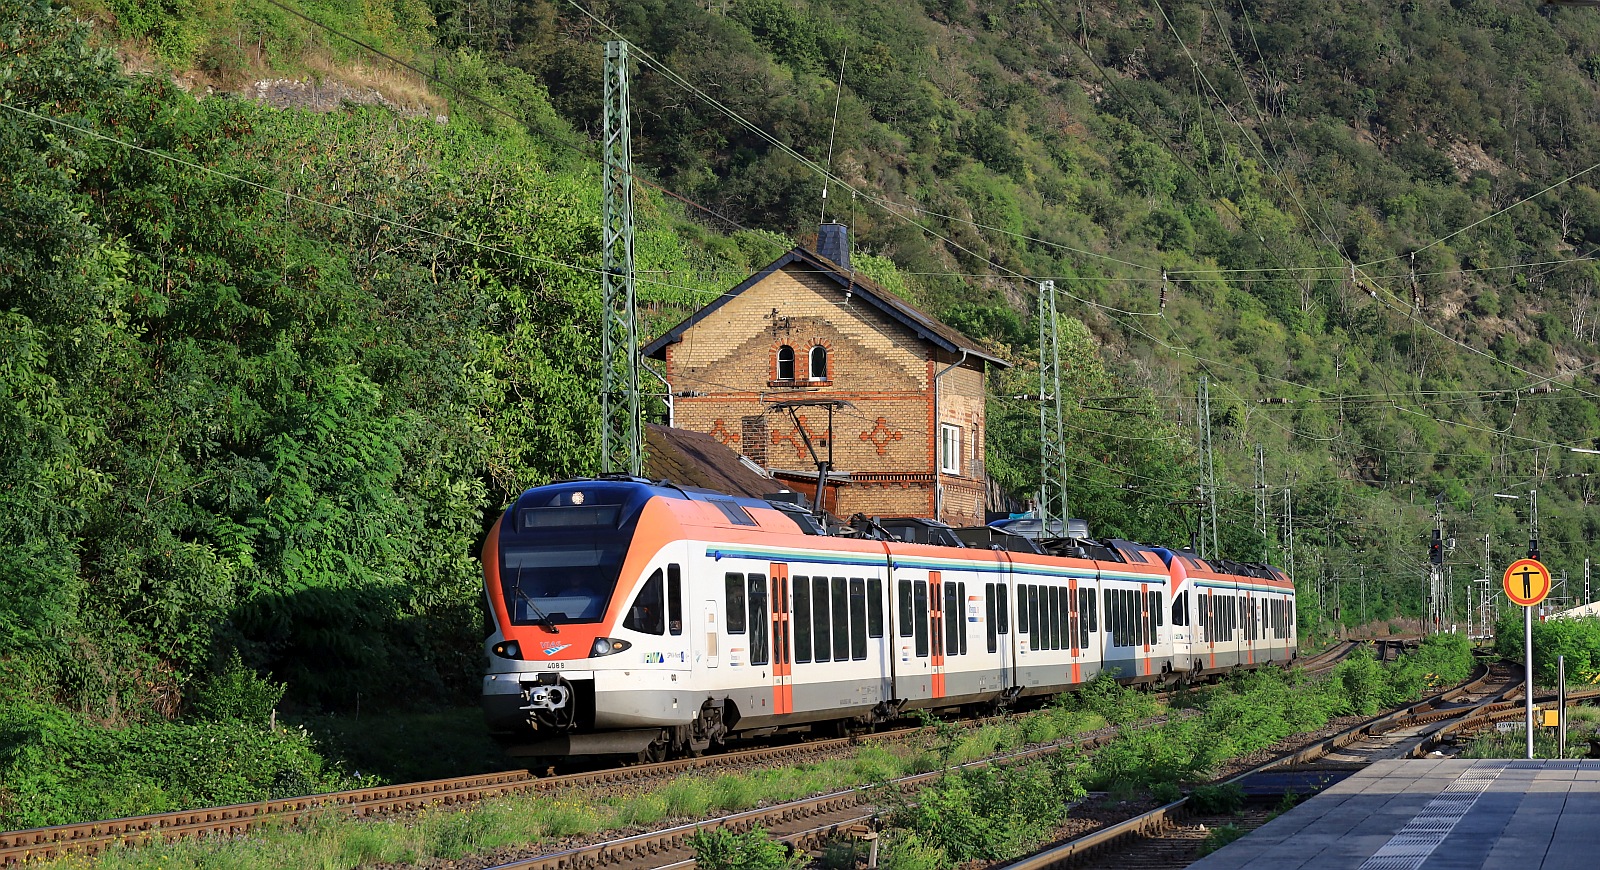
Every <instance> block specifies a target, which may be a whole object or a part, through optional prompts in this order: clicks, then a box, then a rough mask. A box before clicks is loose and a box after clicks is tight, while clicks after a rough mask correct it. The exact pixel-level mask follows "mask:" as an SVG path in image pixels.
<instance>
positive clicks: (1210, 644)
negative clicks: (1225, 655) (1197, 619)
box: [1205, 589, 1217, 668]
mask: <svg viewBox="0 0 1600 870" xmlns="http://www.w3.org/2000/svg"><path fill="white" fill-rule="evenodd" d="M1205 605H1206V667H1207V668H1215V667H1216V666H1217V596H1216V594H1215V593H1214V592H1213V591H1212V590H1210V589H1207V590H1206V596H1205Z"/></svg>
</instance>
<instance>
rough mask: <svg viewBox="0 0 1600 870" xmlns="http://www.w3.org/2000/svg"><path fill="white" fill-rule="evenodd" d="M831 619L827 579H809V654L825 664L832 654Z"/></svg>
mask: <svg viewBox="0 0 1600 870" xmlns="http://www.w3.org/2000/svg"><path fill="white" fill-rule="evenodd" d="M832 619H833V617H832V615H831V613H830V611H829V608H828V578H826V577H812V578H811V639H812V641H813V644H812V648H811V654H812V656H814V657H815V658H816V660H817V661H819V662H825V661H827V660H828V659H829V657H830V656H831V655H832V654H833V632H832V631H830V630H829V628H828V626H829V625H830V624H831V620H832Z"/></svg>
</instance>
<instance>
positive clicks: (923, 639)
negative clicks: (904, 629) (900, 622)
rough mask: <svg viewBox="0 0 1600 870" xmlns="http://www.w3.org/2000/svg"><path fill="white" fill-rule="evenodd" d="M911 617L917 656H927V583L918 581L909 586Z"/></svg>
mask: <svg viewBox="0 0 1600 870" xmlns="http://www.w3.org/2000/svg"><path fill="white" fill-rule="evenodd" d="M911 615H912V616H914V617H915V619H914V620H912V621H913V622H914V623H916V634H917V644H916V647H917V655H918V656H926V655H927V654H928V581H926V580H918V581H917V582H915V583H913V584H911Z"/></svg>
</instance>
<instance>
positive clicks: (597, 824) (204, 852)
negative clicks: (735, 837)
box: [39, 707, 1104, 870]
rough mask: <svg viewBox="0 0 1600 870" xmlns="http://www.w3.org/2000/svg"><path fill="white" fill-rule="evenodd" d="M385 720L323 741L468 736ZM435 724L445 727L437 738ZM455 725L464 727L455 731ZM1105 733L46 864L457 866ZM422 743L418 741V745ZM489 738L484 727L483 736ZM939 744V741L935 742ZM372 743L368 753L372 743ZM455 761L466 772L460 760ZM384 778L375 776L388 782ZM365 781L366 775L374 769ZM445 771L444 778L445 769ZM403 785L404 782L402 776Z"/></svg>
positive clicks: (532, 799) (866, 752)
mask: <svg viewBox="0 0 1600 870" xmlns="http://www.w3.org/2000/svg"><path fill="white" fill-rule="evenodd" d="M438 715H439V718H438V719H437V720H435V719H432V718H430V717H408V718H405V719H395V718H393V717H390V718H388V719H384V720H374V721H373V722H372V723H371V724H370V726H369V728H368V729H361V728H357V727H356V725H355V723H354V722H353V721H345V720H327V721H319V722H313V723H312V727H316V728H319V729H321V731H322V734H323V737H324V739H329V734H330V733H335V732H336V733H338V734H341V735H342V736H343V737H344V738H346V739H348V740H349V741H350V742H349V743H348V744H336V745H343V746H344V749H345V751H350V752H357V751H358V750H359V752H360V753H365V755H358V756H357V757H368V756H370V757H372V758H380V757H383V756H382V753H385V752H391V751H394V750H395V748H396V747H411V748H410V750H409V751H408V753H407V754H412V755H426V754H427V751H426V750H425V749H424V748H423V747H425V746H426V745H431V744H432V743H434V742H438V743H441V744H443V743H446V742H448V741H449V740H450V739H451V737H450V735H451V734H452V733H453V729H454V728H456V727H464V726H461V725H460V723H459V722H458V721H457V719H458V717H457V716H456V715H455V714H438ZM430 722H435V723H436V724H438V725H440V729H441V730H440V731H438V732H437V733H428V732H427V726H428V724H429V723H430ZM452 723H455V724H452ZM1103 724H1104V719H1103V718H1101V717H1099V716H1097V715H1095V714H1090V713H1083V712H1079V711H1073V710H1069V709H1067V708H1066V707H1054V708H1051V709H1048V710H1044V711H1040V712H1038V713H1034V714H1031V715H1028V716H1019V717H1014V718H1012V719H1009V720H1006V721H1004V722H1000V723H997V724H990V725H985V726H982V727H980V728H974V729H960V730H959V731H958V733H956V734H954V735H953V736H952V737H951V738H950V745H949V746H936V745H932V740H930V741H928V742H925V743H924V745H917V744H915V743H906V744H898V745H893V746H878V745H874V746H864V747H861V748H860V749H858V750H857V751H856V753H855V754H854V755H853V756H851V757H849V758H844V759H832V760H827V761H821V762H817V763H814V764H803V765H796V766H793V767H784V768H778V769H773V770H761V771H753V772H749V773H739V774H692V775H686V776H682V777H679V778H677V779H675V780H672V781H671V782H668V783H666V784H664V785H662V786H660V787H659V788H655V789H652V790H649V791H645V792H640V793H637V794H632V795H627V796H619V797H608V798H585V797H579V796H576V795H573V796H565V797H561V798H552V797H551V796H549V795H529V796H523V795H513V796H508V797H503V798H496V799H492V800H488V801H484V802H483V803H480V804H476V805H474V806H472V807H469V808H466V809H454V808H445V807H437V808H432V809H427V810H423V811H421V812H418V813H416V814H413V815H407V816H402V817H396V818H393V819H379V820H355V819H347V818H343V817H341V816H339V815H337V814H336V813H334V812H329V813H328V814H326V815H324V816H321V817H318V818H317V819H316V820H314V821H313V822H311V823H310V824H307V825H304V826H300V827H290V826H280V827H268V828H266V829H264V830H262V831H261V832H260V833H259V834H254V835H252V836H251V837H250V838H248V839H236V840H227V839H207V840H184V841H180V842H177V843H172V844H168V845H157V846H147V847H141V848H137V849H118V850H113V851H111V852H108V853H106V854H103V855H100V856H97V857H94V858H87V857H68V858H63V859H60V860H57V861H54V862H50V863H47V864H42V865H39V866H41V867H56V868H66V867H71V868H96V870H154V868H161V870H190V868H193V870H200V868H206V870H211V868H219V870H256V868H277V867H312V868H345V867H357V866H365V865H372V864H388V863H415V862H420V861H427V860H453V859H458V858H460V857H462V856H465V855H470V854H481V853H485V852H492V851H494V850H496V849H501V848H506V847H512V846H516V847H527V846H533V845H537V844H538V843H540V842H544V841H549V840H555V839H559V838H563V837H569V836H573V835H577V834H594V833H599V832H603V831H612V830H620V829H624V828H629V827H649V826H658V825H660V824H662V823H664V822H668V821H670V820H689V819H696V818H703V817H705V816H708V815H713V814H718V813H731V812H738V811H741V810H747V809H750V808H752V807H755V806H757V805H758V804H761V803H763V802H778V801H786V800H793V799H796V798H800V797H804V796H806V795H810V794H818V793H825V792H831V791H842V790H845V789H850V788H855V787H858V786H861V785H863V784H871V783H878V782H884V781H886V780H889V779H893V778H895V777H899V776H904V775H907V774H911V773H917V772H922V771H924V770H930V769H938V767H939V766H940V762H939V758H940V757H941V756H942V755H946V754H947V755H948V757H949V758H950V759H951V761H952V762H954V763H959V762H960V761H962V760H970V759H973V758H980V757H983V756H984V755H987V754H992V753H993V752H996V751H1000V750H1004V749H1011V748H1017V747H1019V746H1021V745H1023V744H1024V743H1026V742H1037V741H1039V740H1040V739H1060V738H1064V737H1068V736H1071V735H1073V734H1076V733H1081V732H1082V731H1086V730H1091V729H1093V728H1097V727H1100V726H1101V725H1103ZM419 734H421V735H423V737H422V739H421V742H420V743H419V742H418V735H419ZM480 736H481V726H480ZM933 739H934V740H937V739H938V738H937V737H936V738H933ZM363 740H364V741H365V742H364V743H363V742H362V741H363ZM441 763H445V762H440V761H436V760H435V761H430V760H427V759H422V758H417V759H412V760H410V761H407V762H404V764H406V765H422V767H396V766H394V763H393V762H391V763H390V765H389V766H388V767H387V768H386V769H387V770H422V769H428V766H429V765H436V764H441ZM450 763H455V762H450ZM383 769H384V768H378V767H375V768H373V770H374V772H381V771H382V770H383ZM363 771H364V772H366V769H363ZM434 772H437V770H435V771H434ZM396 779H397V781H398V780H399V779H400V778H399V777H396Z"/></svg>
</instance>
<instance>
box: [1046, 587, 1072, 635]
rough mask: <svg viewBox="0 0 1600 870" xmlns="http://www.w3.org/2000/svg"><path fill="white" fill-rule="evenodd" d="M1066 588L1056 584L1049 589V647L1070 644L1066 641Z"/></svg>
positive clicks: (1067, 610)
mask: <svg viewBox="0 0 1600 870" xmlns="http://www.w3.org/2000/svg"><path fill="white" fill-rule="evenodd" d="M1070 610H1071V609H1070V608H1069V607H1068V606H1067V590H1065V589H1062V588H1061V587H1060V586H1056V587H1054V588H1053V589H1051V590H1050V648H1051V649H1066V648H1067V647H1070V646H1072V644H1071V643H1068V642H1067V627H1068V622H1069V620H1068V618H1067V616H1068V613H1069V612H1070Z"/></svg>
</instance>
